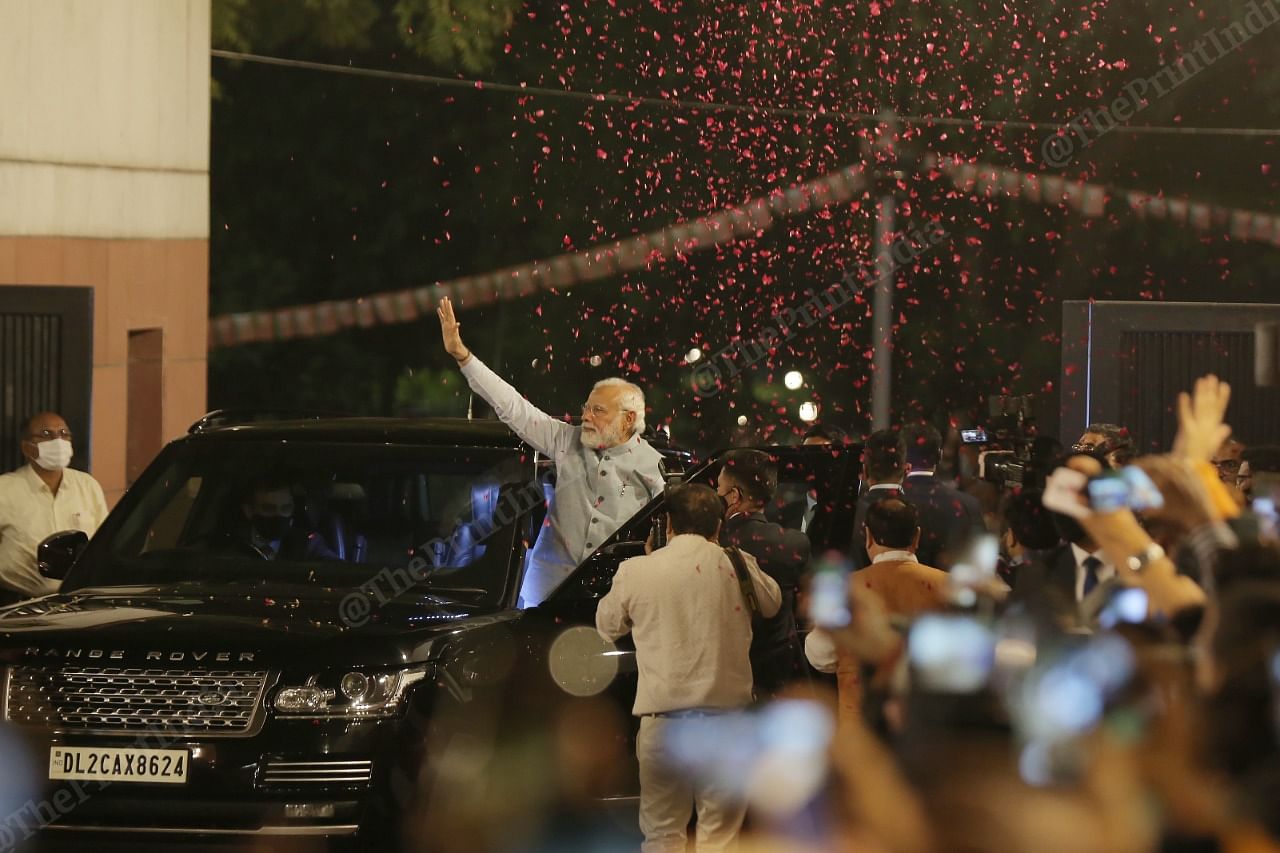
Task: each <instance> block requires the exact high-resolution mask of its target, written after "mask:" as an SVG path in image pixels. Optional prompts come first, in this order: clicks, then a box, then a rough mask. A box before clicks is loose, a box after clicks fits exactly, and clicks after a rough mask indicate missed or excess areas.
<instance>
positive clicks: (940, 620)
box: [907, 613, 996, 693]
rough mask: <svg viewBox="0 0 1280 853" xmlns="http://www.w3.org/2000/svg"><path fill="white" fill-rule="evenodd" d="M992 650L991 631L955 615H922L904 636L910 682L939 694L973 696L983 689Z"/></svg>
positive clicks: (993, 647)
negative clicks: (967, 694) (910, 675)
mask: <svg viewBox="0 0 1280 853" xmlns="http://www.w3.org/2000/svg"><path fill="white" fill-rule="evenodd" d="M995 647H996V638H995V635H994V634H993V633H992V632H991V629H990V628H988V627H987V626H986V625H984V624H982V623H981V622H979V621H978V620H977V619H974V618H973V617H971V616H964V615H958V614H942V613H928V614H925V615H923V616H920V617H919V618H918V619H916V621H915V622H914V623H913V624H912V625H911V631H910V633H908V634H907V656H908V658H909V660H910V662H911V670H912V679H913V681H914V682H915V683H916V684H918V685H919V686H920V687H922V688H924V689H925V690H932V691H937V692H939V693H976V692H977V691H979V690H981V689H982V688H983V687H984V686H986V684H987V681H988V679H989V678H990V676H991V669H992V667H993V665H994V663H995Z"/></svg>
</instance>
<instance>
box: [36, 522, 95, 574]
mask: <svg viewBox="0 0 1280 853" xmlns="http://www.w3.org/2000/svg"><path fill="white" fill-rule="evenodd" d="M88 544H89V534H87V533H85V532H84V531H83V530H63V531H60V532H58V533H55V534H53V535H52V536H49V537H46V538H45V540H44V541H43V542H41V543H40V544H39V545H37V546H36V568H38V569H39V570H40V574H42V575H44V576H45V577H47V578H49V579H50V580H56V581H60V580H62V579H63V578H65V577H66V576H67V572H68V571H70V570H71V567H72V566H73V565H74V564H75V562H76V560H77V559H79V558H80V554H81V553H83V551H84V549H85V546H86V545H88Z"/></svg>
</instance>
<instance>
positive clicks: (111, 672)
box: [5, 666, 267, 735]
mask: <svg viewBox="0 0 1280 853" xmlns="http://www.w3.org/2000/svg"><path fill="white" fill-rule="evenodd" d="M266 684H267V673H266V672H252V671H245V670H181V669H126V668H115V667H24V666H19V667H14V668H13V669H12V670H11V671H10V675H9V683H8V690H7V692H6V696H5V700H6V701H5V719H7V720H10V721H11V722H14V723H17V724H19V725H38V726H43V727H50V728H57V729H66V730H75V731H97V732H132V731H161V732H171V733H184V734H185V733H195V734H205V735H236V734H242V735H243V734H246V733H248V732H249V729H250V727H251V726H253V724H254V722H255V721H257V720H260V719H261V715H259V714H257V713H255V712H256V711H257V709H258V706H259V704H260V701H261V699H262V692H263V690H264V689H265V688H266Z"/></svg>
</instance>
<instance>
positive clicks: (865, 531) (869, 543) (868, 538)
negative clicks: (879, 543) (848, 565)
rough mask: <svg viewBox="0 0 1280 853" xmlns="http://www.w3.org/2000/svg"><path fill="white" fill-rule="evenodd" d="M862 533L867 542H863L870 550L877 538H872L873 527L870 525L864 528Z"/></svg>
mask: <svg viewBox="0 0 1280 853" xmlns="http://www.w3.org/2000/svg"><path fill="white" fill-rule="evenodd" d="M862 533H863V538H864V539H866V542H864V543H863V544H864V545H865V546H866V549H867V551H870V550H871V549H872V548H873V547H874V546H875V544H876V540H874V539H872V538H871V528H870V527H865V528H863V530H862Z"/></svg>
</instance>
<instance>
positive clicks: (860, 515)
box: [849, 483, 902, 569]
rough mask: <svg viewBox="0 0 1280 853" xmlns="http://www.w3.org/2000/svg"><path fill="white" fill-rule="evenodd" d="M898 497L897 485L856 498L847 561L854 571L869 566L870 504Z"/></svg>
mask: <svg viewBox="0 0 1280 853" xmlns="http://www.w3.org/2000/svg"><path fill="white" fill-rule="evenodd" d="M884 485H886V486H888V485H890V484H888V483H885V484H884ZM900 497H902V487H901V486H897V485H894V486H893V488H881V487H872V488H870V489H868V490H867V491H866V492H865V493H864V494H861V495H859V496H858V503H857V506H855V507H854V510H853V541H852V542H851V543H850V545H849V559H850V561H852V563H853V567H854V568H855V569H865V568H866V567H867V566H869V565H871V558H870V557H869V556H867V533H866V530H867V510H869V509H871V505H872V504H876V503H879V502H880V501H883V500H888V499H889V498H900Z"/></svg>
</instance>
